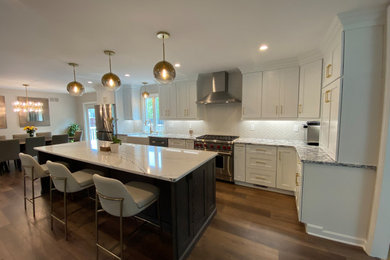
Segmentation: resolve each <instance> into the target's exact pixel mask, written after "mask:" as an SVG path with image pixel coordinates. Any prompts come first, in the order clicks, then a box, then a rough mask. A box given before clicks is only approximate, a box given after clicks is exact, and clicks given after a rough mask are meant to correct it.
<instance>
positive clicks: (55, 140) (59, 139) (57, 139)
mask: <svg viewBox="0 0 390 260" xmlns="http://www.w3.org/2000/svg"><path fill="white" fill-rule="evenodd" d="M68 142H69V136H68V135H67V134H63V135H53V136H52V137H51V144H64V143H68Z"/></svg>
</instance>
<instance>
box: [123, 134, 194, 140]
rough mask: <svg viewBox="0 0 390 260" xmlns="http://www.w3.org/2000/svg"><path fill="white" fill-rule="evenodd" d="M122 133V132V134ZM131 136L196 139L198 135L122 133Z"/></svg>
mask: <svg viewBox="0 0 390 260" xmlns="http://www.w3.org/2000/svg"><path fill="white" fill-rule="evenodd" d="M120 135H121V134H120ZM122 135H127V136H130V137H140V138H149V137H162V138H172V139H188V140H195V139H196V137H197V136H198V135H189V134H163V133H152V134H147V133H127V134H122Z"/></svg>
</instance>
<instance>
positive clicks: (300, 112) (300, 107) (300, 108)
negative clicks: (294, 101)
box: [298, 104, 302, 114]
mask: <svg viewBox="0 0 390 260" xmlns="http://www.w3.org/2000/svg"><path fill="white" fill-rule="evenodd" d="M298 113H299V114H302V104H299V106H298Z"/></svg>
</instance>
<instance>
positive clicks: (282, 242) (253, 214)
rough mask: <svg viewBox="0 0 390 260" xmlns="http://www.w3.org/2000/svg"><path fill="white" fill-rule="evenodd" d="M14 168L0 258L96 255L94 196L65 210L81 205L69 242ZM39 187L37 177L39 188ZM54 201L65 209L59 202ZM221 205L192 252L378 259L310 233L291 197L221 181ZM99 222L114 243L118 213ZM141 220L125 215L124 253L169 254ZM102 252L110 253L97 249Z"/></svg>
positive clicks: (198, 258) (1, 218)
mask: <svg viewBox="0 0 390 260" xmlns="http://www.w3.org/2000/svg"><path fill="white" fill-rule="evenodd" d="M11 170H12V171H11V173H5V174H4V175H2V176H0V260H6V259H7V260H8V259H39V260H42V259H67V260H70V259H95V258H96V249H95V245H94V243H95V223H94V206H93V205H94V204H93V202H91V201H90V200H89V199H87V198H85V197H83V196H81V195H76V196H75V197H74V198H73V199H71V200H70V203H69V211H68V212H72V211H76V212H75V213H74V214H72V215H71V216H70V218H69V240H68V241H65V239H64V233H63V227H62V226H61V225H60V224H58V223H56V222H55V224H54V231H51V230H50V224H49V213H48V212H49V210H48V209H49V198H48V196H44V197H43V198H40V199H38V200H37V201H36V202H37V203H36V219H35V220H34V218H33V217H32V210H31V206H30V205H29V204H28V205H27V212H25V211H24V206H23V179H22V174H21V172H19V171H15V170H14V169H13V167H12V166H11ZM28 187H30V185H28ZM39 187H40V186H39V181H38V182H37V183H36V191H37V194H38V192H39ZM30 193H31V192H30V189H28V191H27V194H30ZM59 199H60V196H59V195H57V196H56V200H59ZM55 208H56V212H57V214H58V215H60V214H61V213H62V211H61V210H62V203H61V201H58V202H56V204H55ZM217 210H218V211H217V215H216V216H215V217H214V219H213V220H212V222H211V224H210V226H209V227H208V228H207V229H206V231H205V232H204V234H203V236H202V237H201V238H200V240H199V241H198V243H197V244H196V246H195V248H194V249H193V250H192V252H191V254H190V256H189V257H188V259H190V260H206V259H240V260H241V259H316V260H319V259H373V258H371V257H369V256H367V255H366V254H365V253H364V251H363V250H362V249H361V248H359V247H354V246H349V245H345V244H341V243H337V242H333V241H329V240H326V239H321V238H318V237H314V236H310V235H307V234H306V233H305V232H304V226H303V225H302V224H300V223H299V222H298V220H297V214H296V210H295V201H294V198H293V197H291V196H287V195H282V194H277V193H273V192H268V191H262V190H257V189H251V188H247V187H241V186H236V185H232V184H228V183H222V182H217ZM99 223H100V225H99V227H100V229H99V230H100V232H99V236H100V239H101V241H103V242H105V246H108V247H115V245H116V243H117V242H118V241H117V237H118V232H119V231H118V230H119V224H118V221H117V218H113V217H110V216H102V217H101V218H100V221H99ZM139 225H140V222H137V221H135V220H132V219H127V220H126V221H125V225H124V226H125V238H126V239H125V245H126V247H125V258H126V259H137V260H138V259H170V257H171V251H170V242H169V241H170V240H169V235H168V234H160V233H159V232H158V230H156V229H155V228H154V227H151V226H149V225H147V224H146V225H143V226H142V227H140V228H139V230H138V231H137V232H136V233H135V234H133V235H132V236H129V235H130V233H132V231H134V230H135V229H136V227H138V226H139ZM117 249H118V248H117V247H116V250H117ZM117 252H118V251H117ZM99 259H110V258H109V257H108V256H107V255H105V254H104V253H100V254H99Z"/></svg>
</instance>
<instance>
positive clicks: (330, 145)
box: [320, 79, 341, 160]
mask: <svg viewBox="0 0 390 260" xmlns="http://www.w3.org/2000/svg"><path fill="white" fill-rule="evenodd" d="M340 84H341V79H339V80H336V81H335V82H333V83H331V84H330V85H329V86H327V87H326V88H324V89H323V91H322V115H321V130H320V146H321V147H322V148H323V149H324V150H325V151H327V152H328V154H329V155H330V157H332V159H334V160H337V150H338V132H339V131H338V129H339V124H338V122H339V104H340Z"/></svg>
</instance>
